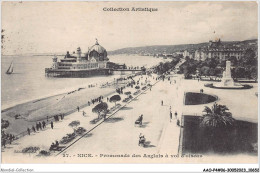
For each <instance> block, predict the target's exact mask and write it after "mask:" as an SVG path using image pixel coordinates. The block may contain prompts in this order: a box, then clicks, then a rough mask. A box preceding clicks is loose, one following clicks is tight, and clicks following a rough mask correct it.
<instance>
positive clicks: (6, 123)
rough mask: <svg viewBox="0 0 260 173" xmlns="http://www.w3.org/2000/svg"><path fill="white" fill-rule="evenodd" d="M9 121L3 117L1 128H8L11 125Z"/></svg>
mask: <svg viewBox="0 0 260 173" xmlns="http://www.w3.org/2000/svg"><path fill="white" fill-rule="evenodd" d="M9 124H10V123H9V121H8V120H4V119H1V129H6V128H7V127H9Z"/></svg>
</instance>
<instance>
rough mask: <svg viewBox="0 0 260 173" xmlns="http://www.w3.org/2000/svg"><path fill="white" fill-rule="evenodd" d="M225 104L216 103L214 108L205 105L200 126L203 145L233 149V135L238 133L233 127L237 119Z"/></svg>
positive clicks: (217, 148) (220, 149)
mask: <svg viewBox="0 0 260 173" xmlns="http://www.w3.org/2000/svg"><path fill="white" fill-rule="evenodd" d="M228 110H229V109H228V108H227V106H225V105H219V104H216V103H215V104H214V105H213V106H212V108H209V107H208V106H205V109H204V110H203V112H205V114H204V115H202V117H201V122H200V127H201V130H202V133H203V140H204V142H203V144H205V145H204V146H203V147H205V148H207V149H209V150H213V151H217V152H225V151H230V150H232V146H233V144H232V141H233V140H232V139H231V137H232V136H233V135H234V134H233V133H236V132H235V131H234V130H232V128H233V127H234V124H235V119H234V118H232V114H231V113H230V112H228Z"/></svg>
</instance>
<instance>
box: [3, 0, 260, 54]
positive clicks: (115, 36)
mask: <svg viewBox="0 0 260 173" xmlns="http://www.w3.org/2000/svg"><path fill="white" fill-rule="evenodd" d="M111 7H113V8H130V10H131V8H132V7H135V8H157V9H158V11H153V12H147V11H104V10H103V9H104V8H111ZM257 8H258V7H257V3H256V2H66V1H65V2H22V3H21V2H2V14H1V15H2V24H1V26H2V29H4V30H5V31H4V32H3V34H4V35H5V39H4V49H2V54H25V53H56V52H66V51H67V50H68V51H75V50H76V48H77V47H79V46H80V47H81V49H82V51H83V52H87V50H88V47H91V46H92V45H94V44H95V39H96V38H97V39H98V41H99V44H100V45H102V46H103V47H104V48H105V49H106V50H107V51H111V50H116V49H120V48H125V47H138V46H149V45H176V44H196V43H201V42H208V41H209V40H215V39H218V38H220V39H221V40H224V41H242V40H247V39H255V38H257V37H258V17H257V15H258V14H257Z"/></svg>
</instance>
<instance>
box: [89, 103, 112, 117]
mask: <svg viewBox="0 0 260 173" xmlns="http://www.w3.org/2000/svg"><path fill="white" fill-rule="evenodd" d="M110 99H111V98H110ZM107 108H108V106H107V103H105V102H101V103H99V104H98V105H96V106H95V107H94V108H93V109H92V112H94V113H97V114H98V117H100V115H101V113H107Z"/></svg>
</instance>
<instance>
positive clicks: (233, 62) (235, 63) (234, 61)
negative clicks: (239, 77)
mask: <svg viewBox="0 0 260 173" xmlns="http://www.w3.org/2000/svg"><path fill="white" fill-rule="evenodd" d="M228 60H229V61H230V62H231V64H232V65H233V66H236V65H237V58H236V57H235V56H231V57H229V58H228Z"/></svg>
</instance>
